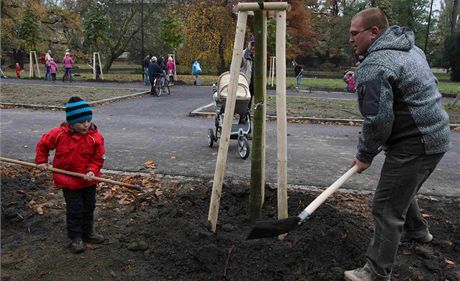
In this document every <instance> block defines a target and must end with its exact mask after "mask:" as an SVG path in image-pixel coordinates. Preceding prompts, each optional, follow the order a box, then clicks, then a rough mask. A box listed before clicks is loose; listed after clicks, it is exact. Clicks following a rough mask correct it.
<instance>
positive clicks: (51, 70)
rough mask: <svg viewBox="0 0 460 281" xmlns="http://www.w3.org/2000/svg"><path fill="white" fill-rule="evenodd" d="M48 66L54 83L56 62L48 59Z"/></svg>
mask: <svg viewBox="0 0 460 281" xmlns="http://www.w3.org/2000/svg"><path fill="white" fill-rule="evenodd" d="M48 66H49V68H50V73H51V77H52V79H53V82H54V81H56V72H57V69H58V67H57V64H56V62H55V61H54V59H53V58H50V59H49V60H48Z"/></svg>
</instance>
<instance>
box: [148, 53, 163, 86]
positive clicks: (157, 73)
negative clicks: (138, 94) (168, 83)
mask: <svg viewBox="0 0 460 281" xmlns="http://www.w3.org/2000/svg"><path fill="white" fill-rule="evenodd" d="M148 74H149V79H150V85H151V88H150V94H152V95H156V94H157V93H156V89H155V83H154V81H155V79H157V80H158V79H159V78H160V77H161V75H163V69H161V66H160V65H159V64H158V63H157V57H155V56H152V58H151V59H150V64H149V70H148ZM157 83H160V81H157Z"/></svg>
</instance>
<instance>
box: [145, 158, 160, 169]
mask: <svg viewBox="0 0 460 281" xmlns="http://www.w3.org/2000/svg"><path fill="white" fill-rule="evenodd" d="M144 167H146V168H147V169H156V168H157V164H155V162H153V161H152V160H149V161H147V162H145V163H144Z"/></svg>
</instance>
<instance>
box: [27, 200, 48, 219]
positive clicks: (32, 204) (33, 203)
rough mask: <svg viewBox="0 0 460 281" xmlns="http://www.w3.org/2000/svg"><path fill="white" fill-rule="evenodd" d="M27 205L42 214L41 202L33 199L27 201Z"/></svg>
mask: <svg viewBox="0 0 460 281" xmlns="http://www.w3.org/2000/svg"><path fill="white" fill-rule="evenodd" d="M27 207H29V209H32V210H34V211H35V212H36V213H37V214H39V215H43V214H44V213H45V211H44V206H43V204H40V203H37V202H36V201H35V200H33V199H32V200H30V201H29V202H28V203H27Z"/></svg>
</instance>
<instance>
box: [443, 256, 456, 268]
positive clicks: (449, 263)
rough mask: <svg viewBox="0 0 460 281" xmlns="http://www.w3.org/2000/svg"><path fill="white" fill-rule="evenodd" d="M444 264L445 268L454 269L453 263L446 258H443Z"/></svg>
mask: <svg viewBox="0 0 460 281" xmlns="http://www.w3.org/2000/svg"><path fill="white" fill-rule="evenodd" d="M444 262H445V263H446V267H447V268H454V267H455V262H453V261H451V260H449V259H447V258H444Z"/></svg>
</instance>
